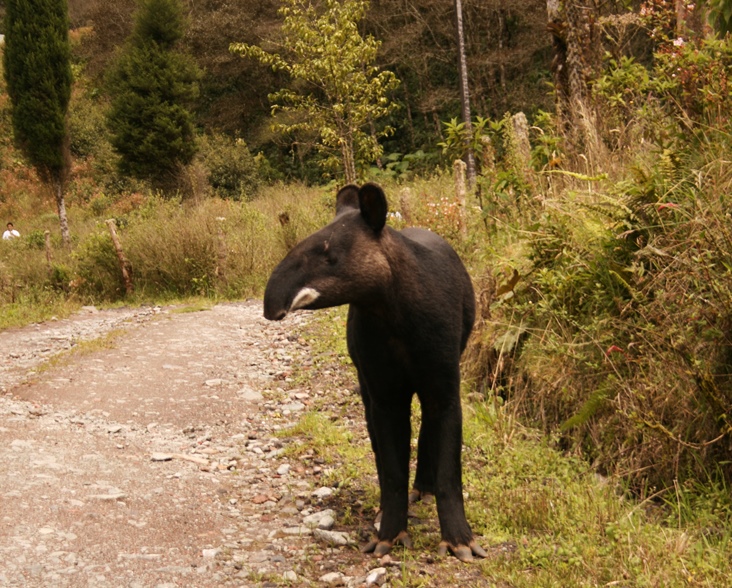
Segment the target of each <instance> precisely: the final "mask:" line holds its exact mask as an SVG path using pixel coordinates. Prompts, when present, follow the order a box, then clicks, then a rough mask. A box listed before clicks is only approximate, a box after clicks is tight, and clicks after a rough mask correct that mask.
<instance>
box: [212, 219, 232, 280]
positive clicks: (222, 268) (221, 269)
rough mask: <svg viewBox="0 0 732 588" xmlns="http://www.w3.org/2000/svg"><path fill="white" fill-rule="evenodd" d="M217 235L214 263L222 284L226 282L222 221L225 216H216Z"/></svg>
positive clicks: (226, 252)
mask: <svg viewBox="0 0 732 588" xmlns="http://www.w3.org/2000/svg"><path fill="white" fill-rule="evenodd" d="M216 221H217V222H218V225H217V236H218V243H217V245H218V252H217V258H218V260H217V261H218V263H217V264H216V272H215V273H216V277H218V278H219V279H220V280H221V281H222V282H223V283H224V284H226V260H227V258H228V256H229V254H228V250H227V247H226V234H225V233H224V222H226V217H223V216H217V217H216Z"/></svg>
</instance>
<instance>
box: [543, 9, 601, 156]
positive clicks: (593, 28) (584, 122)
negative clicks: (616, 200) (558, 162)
mask: <svg viewBox="0 0 732 588" xmlns="http://www.w3.org/2000/svg"><path fill="white" fill-rule="evenodd" d="M547 17H548V24H547V28H548V30H549V32H550V33H551V35H552V43H553V48H554V59H553V61H552V72H553V74H554V88H555V92H556V109H557V122H558V127H559V129H560V130H561V131H562V133H563V134H564V135H565V137H567V138H568V139H569V140H570V143H572V144H574V147H575V148H576V150H577V151H578V152H584V153H585V154H586V155H588V156H590V155H592V154H593V152H594V151H595V150H596V149H598V148H599V144H598V140H597V130H596V117H595V113H594V111H593V108H592V105H591V104H590V91H589V86H588V83H589V81H590V80H592V78H593V77H594V73H595V71H596V70H597V68H598V64H599V60H600V55H601V50H602V47H601V43H600V38H599V29H598V26H597V20H598V9H597V6H596V4H595V2H594V0H565V2H560V1H559V0H547Z"/></svg>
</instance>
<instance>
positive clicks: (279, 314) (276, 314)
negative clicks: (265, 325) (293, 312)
mask: <svg viewBox="0 0 732 588" xmlns="http://www.w3.org/2000/svg"><path fill="white" fill-rule="evenodd" d="M286 316H287V311H286V310H278V311H270V310H268V309H267V307H266V306H265V307H264V318H266V319H267V320H268V321H281V320H282V319H283V318H285V317H286Z"/></svg>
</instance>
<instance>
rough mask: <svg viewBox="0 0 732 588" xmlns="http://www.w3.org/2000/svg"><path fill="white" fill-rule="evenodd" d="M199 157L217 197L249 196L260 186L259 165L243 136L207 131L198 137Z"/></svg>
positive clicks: (243, 198)
mask: <svg viewBox="0 0 732 588" xmlns="http://www.w3.org/2000/svg"><path fill="white" fill-rule="evenodd" d="M198 157H199V160H200V161H201V162H202V163H203V165H204V167H205V169H206V172H207V179H208V183H209V185H210V186H211V188H212V190H213V193H214V194H215V195H216V196H218V197H219V198H225V199H231V200H252V199H253V198H254V197H255V196H256V194H257V192H258V190H259V188H260V186H261V183H262V181H261V178H260V175H259V166H258V164H257V162H256V160H255V158H254V157H253V156H252V154H251V153H250V152H249V149H248V148H247V145H246V143H245V142H244V141H243V140H242V139H232V138H230V137H227V136H226V135H222V134H218V133H217V134H209V135H204V136H203V137H201V140H200V141H199V156H198Z"/></svg>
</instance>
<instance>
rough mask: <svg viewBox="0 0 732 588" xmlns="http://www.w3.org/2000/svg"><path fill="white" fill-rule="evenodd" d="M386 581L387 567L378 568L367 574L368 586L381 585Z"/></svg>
mask: <svg viewBox="0 0 732 588" xmlns="http://www.w3.org/2000/svg"><path fill="white" fill-rule="evenodd" d="M384 582H386V568H376V569H374V570H371V571H370V572H369V573H368V575H367V576H366V585H367V586H381V585H382V584H383V583H384Z"/></svg>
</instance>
